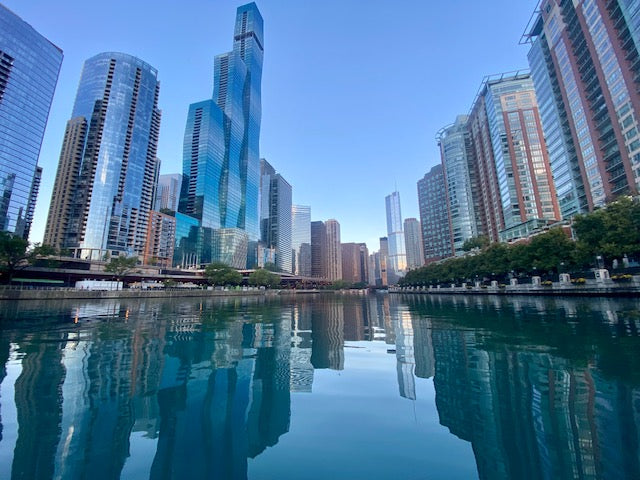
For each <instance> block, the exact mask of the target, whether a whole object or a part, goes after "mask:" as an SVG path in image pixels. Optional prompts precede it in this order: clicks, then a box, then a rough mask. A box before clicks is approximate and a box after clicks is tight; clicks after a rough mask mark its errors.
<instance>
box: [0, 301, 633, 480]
mask: <svg viewBox="0 0 640 480" xmlns="http://www.w3.org/2000/svg"><path fill="white" fill-rule="evenodd" d="M0 318H2V320H1V321H0V478H2V479H4V478H7V479H40V478H42V479H49V478H58V479H76V478H77V479H82V478H91V479H92V480H97V479H102V478H104V479H115V478H132V479H134V478H135V479H138V478H150V479H181V478H215V479H245V478H251V479H254V478H255V479H259V478H277V479H287V478H292V479H302V478H305V479H313V478H332V477H333V478H370V479H377V478H381V479H383V478H384V479H386V478H405V479H423V478H424V479H427V478H429V479H433V478H443V479H445V478H446V479H452V478H460V479H467V478H481V479H514V478H517V479H544V478H549V479H557V478H581V479H600V478H602V479H609V478H616V479H618V478H640V430H639V428H640V302H639V301H638V300H613V299H556V298H546V297H545V298H501V297H496V298H492V297H481V296H476V297H473V296H469V297H466V296H460V297H449V296H394V295H392V296H389V295H370V296H359V295H339V294H337V295H333V294H325V295H309V296H302V295H300V296H298V298H281V299H265V298H244V299H240V298H230V299H207V300H201V299H179V300H176V299H173V300H152V299H149V300H119V301H118V300H113V301H95V302H90V301H60V302H47V303H40V302H11V303H6V304H0Z"/></svg>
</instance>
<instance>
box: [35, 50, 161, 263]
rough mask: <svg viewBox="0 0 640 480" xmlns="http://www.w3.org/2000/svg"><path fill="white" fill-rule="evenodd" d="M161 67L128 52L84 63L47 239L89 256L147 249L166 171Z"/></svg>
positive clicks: (53, 198)
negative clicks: (161, 158)
mask: <svg viewBox="0 0 640 480" xmlns="http://www.w3.org/2000/svg"><path fill="white" fill-rule="evenodd" d="M159 92H160V83H159V82H158V79H157V71H156V69H155V68H153V67H151V66H150V65H149V64H147V63H145V62H143V61H142V60H140V59H138V58H136V57H132V56H131V55H126V54H123V53H101V54H98V55H96V56H95V57H92V58H90V59H89V60H87V61H86V62H85V64H84V68H83V71H82V76H81V78H80V85H79V86H78V93H77V95H76V101H75V105H74V107H73V113H72V118H71V120H69V122H68V123H67V129H66V132H65V138H64V142H63V145H62V152H61V154H60V162H59V164H58V173H57V175H56V180H55V184H54V189H53V194H52V199H51V207H50V209H49V217H48V219H47V227H46V229H45V242H46V243H48V244H50V245H53V246H56V247H59V248H68V249H71V250H73V251H74V252H75V254H76V255H77V256H79V257H82V258H94V259H99V258H103V257H104V256H105V255H121V254H124V255H138V256H142V255H143V254H144V247H145V241H146V233H147V223H148V219H149V210H151V207H152V204H153V195H154V186H155V182H156V181H157V175H158V167H159V165H158V163H159V162H158V159H157V158H156V152H157V145H158V133H159V130H160V110H158V95H159Z"/></svg>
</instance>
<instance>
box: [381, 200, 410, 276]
mask: <svg viewBox="0 0 640 480" xmlns="http://www.w3.org/2000/svg"><path fill="white" fill-rule="evenodd" d="M385 206H386V213H387V238H388V239H389V257H388V258H389V263H388V266H387V268H388V272H389V273H392V275H393V277H394V282H393V283H395V282H397V279H399V278H400V277H402V276H404V274H405V272H406V270H407V252H406V249H405V245H404V232H403V230H402V211H401V210H400V192H393V193H391V195H387V196H386V197H385Z"/></svg>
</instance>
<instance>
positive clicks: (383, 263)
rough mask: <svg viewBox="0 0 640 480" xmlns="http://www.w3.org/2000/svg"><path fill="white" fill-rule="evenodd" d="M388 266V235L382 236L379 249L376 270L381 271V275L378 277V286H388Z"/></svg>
mask: <svg viewBox="0 0 640 480" xmlns="http://www.w3.org/2000/svg"><path fill="white" fill-rule="evenodd" d="M388 267H389V239H388V238H387V237H380V250H378V256H377V257H376V270H377V271H378V272H380V276H379V277H376V286H378V287H387V286H388V285H389V283H390V280H389V269H388ZM392 275H393V274H392ZM391 283H393V282H391Z"/></svg>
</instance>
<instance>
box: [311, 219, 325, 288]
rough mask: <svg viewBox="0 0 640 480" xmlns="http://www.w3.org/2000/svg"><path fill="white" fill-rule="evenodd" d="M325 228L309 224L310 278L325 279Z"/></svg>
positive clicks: (317, 224)
mask: <svg viewBox="0 0 640 480" xmlns="http://www.w3.org/2000/svg"><path fill="white" fill-rule="evenodd" d="M327 254H328V253H327V226H326V225H325V223H324V222H321V221H317V222H311V276H312V277H316V278H327Z"/></svg>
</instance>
